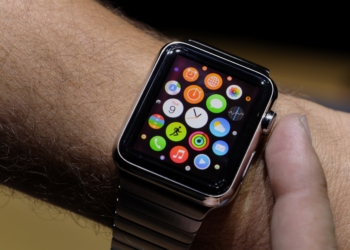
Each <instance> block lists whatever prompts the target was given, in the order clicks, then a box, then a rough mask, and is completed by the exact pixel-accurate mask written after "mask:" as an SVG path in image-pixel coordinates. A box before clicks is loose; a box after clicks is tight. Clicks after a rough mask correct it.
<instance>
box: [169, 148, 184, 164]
mask: <svg viewBox="0 0 350 250" xmlns="http://www.w3.org/2000/svg"><path fill="white" fill-rule="evenodd" d="M170 159H171V160H172V161H173V162H175V163H184V162H185V161H186V160H187V159H188V150H187V149H186V148H185V147H183V146H175V147H173V148H172V149H171V150H170Z"/></svg>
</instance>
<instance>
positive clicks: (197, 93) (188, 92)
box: [184, 85, 204, 104]
mask: <svg viewBox="0 0 350 250" xmlns="http://www.w3.org/2000/svg"><path fill="white" fill-rule="evenodd" d="M184 98H185V100H186V101H187V102H188V103H191V104H197V103H200V102H201V101H202V100H203V98H204V91H203V89H202V88H201V87H199V86H198V85H190V86H188V87H187V88H186V89H185V91H184Z"/></svg>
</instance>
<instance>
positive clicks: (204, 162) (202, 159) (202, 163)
mask: <svg viewBox="0 0 350 250" xmlns="http://www.w3.org/2000/svg"><path fill="white" fill-rule="evenodd" d="M193 163H194V166H195V167H196V168H198V169H200V170H205V169H207V168H208V167H209V166H210V158H209V156H207V155H205V154H199V155H197V156H196V157H195V158H194V161H193Z"/></svg>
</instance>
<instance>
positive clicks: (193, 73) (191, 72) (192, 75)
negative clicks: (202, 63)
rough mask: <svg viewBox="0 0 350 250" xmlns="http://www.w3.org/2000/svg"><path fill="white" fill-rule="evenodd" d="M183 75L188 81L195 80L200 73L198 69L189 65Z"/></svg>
mask: <svg viewBox="0 0 350 250" xmlns="http://www.w3.org/2000/svg"><path fill="white" fill-rule="evenodd" d="M182 76H183V77H184V78H185V80H186V81H188V82H194V81H195V80H197V79H198V76H199V73H198V70H197V69H195V68H193V67H188V68H186V69H185V70H184V72H183V73H182Z"/></svg>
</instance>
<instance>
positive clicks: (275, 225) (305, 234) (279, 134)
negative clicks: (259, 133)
mask: <svg viewBox="0 0 350 250" xmlns="http://www.w3.org/2000/svg"><path fill="white" fill-rule="evenodd" d="M265 159H266V164H267V171H268V175H269V178H270V182H271V187H272V192H273V196H274V198H275V205H274V208H273V212H272V220H271V243H272V244H271V245H272V248H273V249H284V250H285V249H336V248H337V247H336V240H335V230H334V222H333V215H332V210H331V207H330V202H329V199H328V194H327V183H326V179H325V176H324V173H323V169H322V166H321V163H320V161H319V158H318V156H317V154H316V151H315V149H314V148H313V146H312V141H311V133H310V130H309V125H308V123H307V119H306V117H305V116H301V115H298V114H291V115H288V116H285V117H283V118H282V119H281V120H280V121H279V123H278V124H277V126H276V128H275V129H274V131H273V133H272V135H271V138H270V140H269V142H268V144H267V147H266V152H265Z"/></svg>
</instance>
